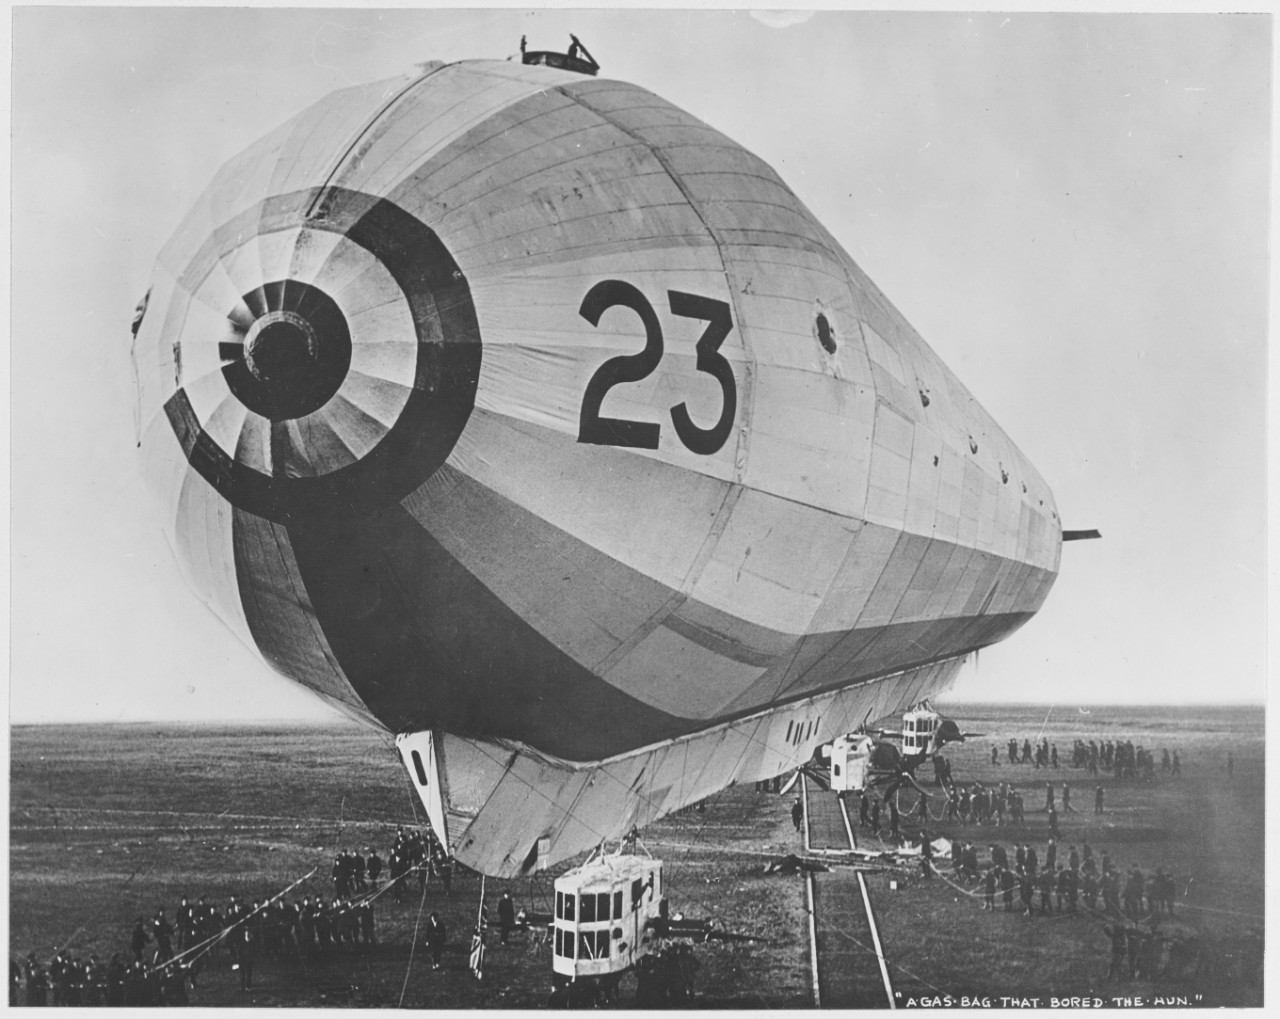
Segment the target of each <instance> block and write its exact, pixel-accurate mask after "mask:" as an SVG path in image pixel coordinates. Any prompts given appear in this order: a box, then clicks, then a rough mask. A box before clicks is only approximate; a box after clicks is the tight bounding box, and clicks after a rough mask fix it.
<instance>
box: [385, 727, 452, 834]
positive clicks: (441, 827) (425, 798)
mask: <svg viewBox="0 0 1280 1019" xmlns="http://www.w3.org/2000/svg"><path fill="white" fill-rule="evenodd" d="M440 736H441V734H440V733H437V732H432V731H431V730H427V731H426V732H410V733H404V734H402V735H400V736H397V737H396V747H397V748H398V749H399V751H400V758H401V760H403V761H404V766H405V768H407V769H408V771H409V777H410V778H411V779H412V780H413V787H414V789H416V790H417V791H418V798H419V799H421V800H422V805H423V806H424V807H425V808H426V810H427V820H429V821H430V822H431V830H432V831H433V832H435V836H436V838H437V839H439V840H440V844H441V845H443V846H448V845H449V844H450V843H449V814H448V810H447V805H448V802H449V787H448V773H447V772H446V770H445V767H444V761H443V756H444V743H443V741H442V740H441V739H440Z"/></svg>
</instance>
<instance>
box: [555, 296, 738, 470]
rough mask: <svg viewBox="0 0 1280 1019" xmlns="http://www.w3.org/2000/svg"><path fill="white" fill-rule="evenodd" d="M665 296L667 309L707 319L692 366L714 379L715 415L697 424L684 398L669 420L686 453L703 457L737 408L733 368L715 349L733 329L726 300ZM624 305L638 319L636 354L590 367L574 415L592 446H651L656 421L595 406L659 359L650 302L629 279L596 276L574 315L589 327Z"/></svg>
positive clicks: (721, 439)
mask: <svg viewBox="0 0 1280 1019" xmlns="http://www.w3.org/2000/svg"><path fill="white" fill-rule="evenodd" d="M667 299H668V300H669V301H670V304H671V314H673V315H678V316H679V317H681V318H696V319H701V320H702V321H704V322H706V323H707V328H706V329H705V330H703V333H702V336H701V337H700V338H699V340H698V346H697V352H698V361H697V370H698V371H700V372H706V373H707V374H708V375H710V376H711V377H712V378H714V379H715V380H716V381H717V382H719V383H720V390H721V394H722V405H721V408H720V420H718V421H717V422H716V423H715V424H714V425H712V426H711V427H710V428H700V427H698V426H697V425H695V424H694V423H693V418H692V417H690V415H689V409H688V407H687V406H686V405H685V404H684V403H678V404H676V405H675V406H674V407H672V408H671V422H672V424H674V425H675V428H676V434H677V435H678V436H679V437H680V441H681V442H683V443H684V444H685V446H686V447H688V448H689V449H690V450H691V451H692V452H694V453H700V454H702V455H703V456H709V455H710V454H712V453H714V452H716V451H717V450H719V449H720V448H721V447H722V446H723V445H724V444H725V441H726V440H727V439H728V438H729V433H730V432H731V431H732V430H733V419H734V415H735V414H736V413H737V410H738V385H737V381H736V380H735V379H734V376H733V367H732V366H731V365H730V364H729V362H728V361H727V360H726V359H725V356H724V355H723V354H721V353H720V344H721V343H723V342H724V340H725V337H727V336H728V335H729V333H730V332H731V331H732V330H733V317H732V315H731V314H730V312H729V305H728V304H726V303H725V302H724V301H717V300H716V299H714V298H711V297H700V296H698V295H697V294H686V293H683V292H681V291H679V290H668V291H667ZM619 306H621V307H624V308H630V309H631V310H632V311H634V312H635V313H636V314H637V315H639V316H640V321H641V322H642V323H643V324H644V335H645V344H644V350H642V351H640V352H639V353H638V354H623V355H620V356H618V357H611V358H609V360H608V361H606V362H605V363H604V364H602V365H601V366H600V367H599V368H597V369H596V372H595V374H594V375H592V376H591V381H589V382H588V383H587V390H586V392H585V393H583V394H582V412H581V415H580V416H579V419H578V441H579V442H590V443H593V444H594V445H597V446H631V447H634V448H637V449H657V448H658V436H659V433H660V431H661V427H662V426H661V425H659V424H655V423H654V422H651V421H631V420H628V419H627V418H607V417H601V416H600V405H601V404H602V403H604V398H605V394H606V393H608V392H609V390H610V389H612V388H613V387H614V386H616V385H620V384H622V383H624V382H639V381H640V380H641V379H644V378H647V377H648V376H649V375H651V374H652V373H653V370H654V369H655V368H657V367H658V363H659V362H660V361H661V360H662V324H661V323H660V322H659V321H658V314H657V312H655V311H654V310H653V305H652V304H650V303H649V299H648V298H647V297H645V296H644V294H642V293H641V292H640V291H639V290H637V289H636V288H635V287H634V286H632V285H631V284H630V283H627V282H625V281H623V280H602V281H601V282H599V283H597V284H596V285H595V286H593V287H592V288H591V289H590V290H588V291H587V296H586V297H584V298H583V299H582V307H581V308H579V309H578V314H579V315H581V316H582V317H583V318H585V319H586V320H587V321H588V322H590V323H591V324H592V325H593V326H599V324H600V317H601V316H602V315H603V314H604V313H605V312H606V311H608V310H609V309H610V308H614V307H619Z"/></svg>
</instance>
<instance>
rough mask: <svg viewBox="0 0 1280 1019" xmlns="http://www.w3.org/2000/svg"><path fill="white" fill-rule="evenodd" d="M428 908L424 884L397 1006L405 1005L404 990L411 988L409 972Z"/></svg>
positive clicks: (411, 968)
mask: <svg viewBox="0 0 1280 1019" xmlns="http://www.w3.org/2000/svg"><path fill="white" fill-rule="evenodd" d="M426 908H427V886H426V885H423V886H422V901H421V902H420V903H418V918H417V919H416V920H414V921H413V940H412V941H410V942H409V961H408V963H406V964H405V967H404V983H403V984H401V985H400V1000H399V1001H398V1002H396V1008H403V1007H404V992H405V991H406V990H408V989H409V973H410V972H411V971H412V970H413V950H414V949H415V948H417V947H418V927H419V926H420V925H421V923H422V911H423V910H424V909H426Z"/></svg>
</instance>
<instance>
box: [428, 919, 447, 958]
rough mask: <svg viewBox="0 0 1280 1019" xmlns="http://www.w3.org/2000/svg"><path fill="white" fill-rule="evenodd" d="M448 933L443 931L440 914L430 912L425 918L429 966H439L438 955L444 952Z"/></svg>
mask: <svg viewBox="0 0 1280 1019" xmlns="http://www.w3.org/2000/svg"><path fill="white" fill-rule="evenodd" d="M447 939H448V934H447V932H446V931H445V926H444V921H443V920H441V919H440V914H439V913H436V912H434V911H433V912H432V913H431V916H430V918H429V919H428V920H427V937H426V940H427V948H428V949H430V951H431V968H432V969H439V968H440V956H441V955H442V954H443V952H444V946H445V941H446V940H447Z"/></svg>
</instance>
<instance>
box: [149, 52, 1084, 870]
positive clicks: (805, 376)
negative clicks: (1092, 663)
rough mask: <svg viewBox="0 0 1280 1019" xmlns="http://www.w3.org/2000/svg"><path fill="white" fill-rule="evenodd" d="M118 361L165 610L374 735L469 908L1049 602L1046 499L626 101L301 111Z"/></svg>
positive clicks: (198, 232)
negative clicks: (233, 645) (178, 596)
mask: <svg viewBox="0 0 1280 1019" xmlns="http://www.w3.org/2000/svg"><path fill="white" fill-rule="evenodd" d="M136 328H137V333H136V337H135V341H134V363H135V367H136V371H137V379H138V400H139V407H138V409H139V421H140V426H139V428H140V434H139V440H140V446H141V454H142V458H143V463H144V471H145V475H146V478H147V482H148V487H149V489H150V491H151V492H152V493H153V494H154V496H155V497H156V500H157V502H158V504H159V506H160V511H161V513H162V515H163V520H164V524H165V526H166V528H167V530H168V533H169V535H170V538H171V541H172V544H173V547H174V549H175V552H176V555H177V557H178V560H179V562H180V565H181V568H182V570H183V572H184V573H185V575H186V577H187V578H188V580H189V581H190V583H191V585H192V586H193V588H194V589H195V590H196V591H197V592H198V593H199V595H200V597H201V598H203V599H204V600H205V601H206V602H207V603H208V604H209V606H210V607H211V608H212V609H213V611H214V612H216V613H217V614H218V616H219V617H220V618H221V619H222V620H223V621H224V622H225V623H226V624H227V625H228V626H229V627H230V628H231V629H232V630H233V631H235V632H236V633H237V634H238V635H239V636H240V637H241V639H243V640H244V641H245V642H246V643H247V644H249V645H250V646H251V647H252V648H254V649H256V651H257V653H258V654H260V655H261V657H262V658H263V659H264V660H265V661H266V662H267V663H268V664H270V665H271V666H272V667H273V668H274V669H276V670H278V671H279V672H280V673H282V674H284V675H285V676H287V677H289V678H291V679H292V680H294V681H296V682H298V683H301V684H303V685H304V686H307V687H309V688H310V689H312V690H313V691H315V692H316V693H317V694H319V695H321V696H322V697H324V698H325V699H327V700H328V701H330V702H331V703H333V704H335V705H337V706H338V707H339V708H341V709H342V710H343V711H345V712H347V713H348V714H350V715H352V716H354V717H357V718H360V719H362V720H364V721H366V722H368V723H371V724H373V725H376V726H378V727H380V728H382V729H385V730H388V731H390V732H393V733H394V734H396V735H397V737H398V741H399V745H400V750H401V752H402V755H403V758H404V762H405V764H406V766H407V768H408V773H409V776H410V780H411V782H412V783H413V785H414V786H415V788H417V790H418V792H419V793H420V794H421V795H422V797H423V801H424V803H425V804H426V805H427V807H428V810H429V811H430V813H431V815H432V817H433V825H434V826H435V827H436V828H437V830H438V831H439V832H440V833H441V834H442V836H443V837H445V838H447V840H448V842H449V843H450V844H451V845H452V847H453V849H454V851H455V853H456V855H457V857H458V858H459V859H460V860H461V861H462V862H464V863H467V864H469V865H470V866H473V867H475V868H476V869H478V870H481V871H483V872H486V873H489V874H495V875H510V874H515V873H519V872H522V871H527V870H529V869H531V868H534V867H537V866H546V865H547V864H549V863H552V862H555V861H556V860H560V859H564V858H566V857H568V856H570V855H572V854H573V853H576V852H578V851H580V850H582V849H584V848H587V847H590V846H593V845H595V844H597V843H599V842H600V841H602V840H604V839H612V838H616V837H618V836H620V835H622V834H624V833H626V832H627V831H629V830H631V829H632V828H634V827H637V826H642V825H644V824H646V823H647V822H649V821H652V820H653V819H655V818H657V817H660V816H662V815H663V814H666V813H669V812H670V811H672V810H675V809H678V808H680V807H682V806H685V805H687V804H689V803H693V802H695V801H697V800H700V799H702V798H704V797H706V796H707V795H709V794H710V793H712V792H715V791H716V790H718V789H721V788H723V787H724V786H726V785H728V784H730V783H733V782H739V781H751V780H758V779H761V778H767V777H771V776H775V775H778V774H781V773H782V772H784V771H785V770H787V769H790V768H792V767H794V766H796V764H797V763H799V762H802V761H804V760H806V759H807V758H808V757H809V756H810V755H811V754H812V752H813V750H814V749H815V747H816V746H817V745H819V744H820V743H822V742H824V741H827V740H830V739H832V738H833V737H835V736H836V735H839V734H841V733H844V732H846V731H848V730H850V729H851V728H853V727H855V726H856V725H858V724H859V723H861V722H862V721H863V720H864V719H865V718H867V717H871V718H876V717H880V716H882V715H885V714H887V713H889V712H891V711H894V710H897V709H899V708H901V707H902V706H904V705H907V704H910V703H914V702H916V701H918V700H921V699H923V698H925V697H928V696H930V695H932V694H935V693H937V692H938V691H940V690H942V689H944V688H945V687H946V686H948V685H949V684H950V683H951V681H952V680H953V679H954V677H955V675H956V673H957V671H958V669H959V668H960V665H961V664H962V662H963V661H964V659H965V657H966V656H967V655H969V654H971V653H972V652H973V651H975V650H977V649H978V648H981V647H983V646H985V645H988V644H990V643H992V642H994V641H997V640H1000V639H1001V638H1003V637H1005V636H1007V635H1008V634H1009V633H1011V632H1012V631H1013V630H1015V629H1016V628H1017V627H1018V626H1020V625H1021V624H1022V623H1023V622H1025V621H1026V620H1027V619H1028V618H1029V617H1030V616H1031V615H1032V614H1033V613H1034V612H1035V611H1036V610H1037V609H1038V608H1039V607H1040V605H1041V603H1042V602H1043V601H1044V599H1045V597H1046V595H1047V594H1048V591H1049V588H1050V586H1051V585H1052V583H1053V580H1054V577H1055V576H1056V573H1057V569H1058V560H1059V554H1060V549H1061V527H1060V524H1059V522H1058V519H1057V511H1056V508H1055V506H1054V503H1053V499H1052V496H1051V494H1050V492H1049V490H1048V488H1047V486H1046V485H1045V483H1044V481H1043V480H1042V479H1041V478H1040V476H1039V475H1038V474H1037V473H1036V471H1035V469H1034V468H1033V467H1032V466H1031V464H1030V463H1029V462H1028V461H1027V460H1026V458H1025V457H1024V456H1023V455H1022V454H1021V453H1020V452H1019V451H1018V449H1017V448H1016V447H1015V446H1014V445H1013V443H1012V442H1011V441H1010V440H1009V439H1008V438H1007V437H1006V436H1005V434H1004V433H1003V432H1002V431H1001V430H1000V429H999V427H997V425H996V424H995V423H994V422H993V421H992V420H991V418H990V417H989V416H988V415H987V414H986V413H985V411H983V409H982V408H981V407H980V406H979V405H978V404H977V403H976V401H975V400H974V399H973V397H972V396H970V395H969V393H968V391H967V390H965V388H964V387H963V386H962V385H961V384H960V383H959V381H957V379H956V378H955V376H954V375H952V373H951V372H950V371H949V370H948V369H947V368H946V366H945V365H943V364H942V363H941V361H940V360H939V359H938V358H937V356H936V355H935V354H934V353H933V352H932V351H931V350H930V349H929V347H927V346H926V345H925V343H924V342H923V341H922V340H921V338H920V337H919V336H918V335H917V334H916V332H915V331H914V330H913V329H912V328H911V326H910V325H908V324H907V322H906V321H905V320H904V319H903V317H902V316H901V315H900V314H899V313H898V311H897V310H896V309H895V308H894V307H893V306H892V305H891V304H890V303H889V302H888V300H887V299H886V298H885V297H884V296H883V295H882V294H881V293H880V291H879V290H878V289H876V287H875V286H874V284H872V283H871V281H870V280H869V279H867V277H866V276H865V275H864V274H863V273H862V271H861V270H860V269H859V268H858V267H857V265H855V264H854V262H853V261H852V260H851V259H850V258H849V256H848V255H847V254H845V252H844V250H843V249H842V248H841V247H840V245H839V244H838V243H837V242H836V240H835V239H834V238H833V237H832V236H831V235H830V234H829V233H828V232H827V231H826V230H825V229H824V228H823V227H822V226H821V225H820V224H819V223H818V222H817V221H816V220H815V218H814V217H813V215H812V214H811V213H810V212H809V211H808V210H807V209H806V208H805V207H804V205H803V204H801V202H800V201H799V200H798V199H797V198H796V196H795V195H794V194H793V193H792V192H791V190H790V189H789V188H788V187H787V186H786V185H785V184H784V183H783V182H782V180H781V179H780V178H779V177H778V175H777V174H776V173H774V171H773V170H772V169H771V168H770V167H769V166H768V165H766V164H765V163H764V162H762V161H761V160H760V159H758V158H757V157H756V156H754V155H752V154H751V153H750V152H747V151H746V150H745V149H743V148H742V147H741V146H739V145H737V144H735V143H734V142H733V141H731V140H730V139H729V138H726V137H725V136H724V135H722V134H720V133H719V132H717V131H716V130H714V129H713V128H711V127H708V126H707V125H706V124H704V123H702V122H701V121H699V120H698V119H696V118H695V117H693V116H690V115H689V114H687V113H685V112H683V111H682V110H680V109H677V108H676V107H674V106H672V105H671V104H670V103H667V102H665V101H664V100H662V99H660V98H658V97H657V96H655V95H653V94H652V93H650V92H647V91H645V90H644V89H641V88H637V87H635V86H633V85H629V84H625V83H622V82H616V81H608V80H603V79H596V78H593V77H588V76H584V75H580V74H576V73H574V72H573V71H570V70H564V69H557V68H552V67H545V66H525V65H523V64H516V63H510V62H491V61H464V62H460V63H452V64H440V63H435V64H430V65H424V66H422V67H420V68H418V69H416V70H415V72H414V73H413V74H412V75H410V76H408V77H404V78H398V79H392V80H388V81H385V82H379V83H375V84H369V85H362V86H357V87H354V88H349V89H345V90H343V91H340V92H337V93H335V94H333V95H331V96H329V97H327V98H326V99H323V100H322V101H321V102H319V103H317V104H316V105H315V106H313V107H311V108H310V109H308V110H306V111H305V112H303V113H301V114H299V115H298V116H296V117H294V118H293V119H292V120H290V121H288V122H287V123H285V124H284V125H282V126H281V127H279V128H278V129H276V130H275V131H273V132H272V133H271V134H269V135H267V136H266V137H265V138H263V139H261V140H260V141H258V142H257V143H255V144H254V145H252V146H251V147H250V148H248V149H247V150H246V151H245V152H244V153H242V154H241V155H239V156H237V157H236V158H234V159H232V160H231V161H230V162H229V163H228V164H227V165H226V166H225V167H223V168H222V169H221V170H220V171H219V172H218V174H217V175H216V177H215V178H214V180H213V182H212V184H211V185H210V186H209V188H208V189H207V190H206V191H205V193H204V194H203V195H202V196H201V198H200V199H199V201H198V202H197V203H196V205H195V207H194V209H193V210H192V212H191V213H190V215H189V216H188V217H187V218H186V220H185V221H184V222H183V223H182V225H181V226H180V227H179V229H178V230H177V232H176V233H175V234H174V236H173V238H172V240H170V241H169V243H168V244H167V245H166V246H165V248H164V250H163V251H162V253H161V254H160V257H159V260H158V264H157V266H156V269H155V274H154V279H153V283H152V289H151V291H150V294H149V299H148V300H147V302H146V306H145V309H144V312H143V314H142V315H141V320H140V322H138V323H136Z"/></svg>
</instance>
